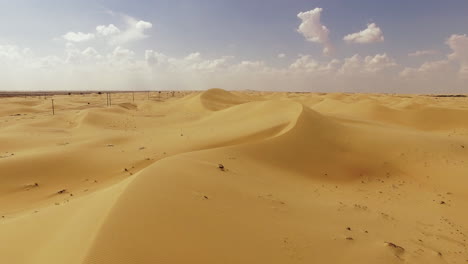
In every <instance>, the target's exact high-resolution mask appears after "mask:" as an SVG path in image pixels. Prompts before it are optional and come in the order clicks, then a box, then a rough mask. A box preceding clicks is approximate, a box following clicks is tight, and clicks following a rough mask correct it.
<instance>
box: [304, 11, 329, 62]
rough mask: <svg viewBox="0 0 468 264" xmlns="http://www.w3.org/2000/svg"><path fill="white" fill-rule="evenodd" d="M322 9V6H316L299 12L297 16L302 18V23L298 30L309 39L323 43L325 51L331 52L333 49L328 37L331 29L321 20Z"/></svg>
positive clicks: (325, 52) (326, 52)
mask: <svg viewBox="0 0 468 264" xmlns="http://www.w3.org/2000/svg"><path fill="white" fill-rule="evenodd" d="M322 10H323V9H322V8H315V9H313V10H310V11H307V12H300V13H299V14H297V17H298V18H300V19H301V20H302V23H301V24H300V25H299V27H298V28H297V32H299V33H301V34H302V35H303V36H304V37H305V39H306V40H307V41H310V42H315V43H320V44H323V45H324V49H323V53H324V54H330V53H331V52H332V49H333V48H332V45H331V43H330V40H329V38H328V34H329V33H330V31H329V30H328V28H327V27H326V26H324V25H322V22H321V21H320V15H321V13H322Z"/></svg>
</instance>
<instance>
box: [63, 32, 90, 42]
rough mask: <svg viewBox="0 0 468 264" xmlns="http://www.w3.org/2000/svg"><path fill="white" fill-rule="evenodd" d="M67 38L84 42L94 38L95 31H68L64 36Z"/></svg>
mask: <svg viewBox="0 0 468 264" xmlns="http://www.w3.org/2000/svg"><path fill="white" fill-rule="evenodd" d="M62 37H63V38H64V39H65V40H68V41H73V42H84V41H88V40H92V39H94V34H93V33H83V32H68V33H66V34H65V35H63V36H62Z"/></svg>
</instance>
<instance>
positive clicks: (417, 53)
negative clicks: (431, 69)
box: [408, 50, 438, 57]
mask: <svg viewBox="0 0 468 264" xmlns="http://www.w3.org/2000/svg"><path fill="white" fill-rule="evenodd" d="M437 53H438V52H437V50H417V51H415V52H411V53H409V54H408V56H410V57H421V56H427V55H435V54H437Z"/></svg>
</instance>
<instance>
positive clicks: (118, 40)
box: [110, 16, 153, 46]
mask: <svg viewBox="0 0 468 264" xmlns="http://www.w3.org/2000/svg"><path fill="white" fill-rule="evenodd" d="M124 19H125V22H126V25H127V27H126V28H125V30H123V31H121V32H120V33H119V34H115V35H114V36H112V37H111V39H110V43H111V44H112V45H117V46H118V45H123V44H125V43H129V42H133V41H138V40H142V39H145V38H147V37H148V35H146V33H145V31H146V30H148V29H150V28H152V27H153V24H151V23H150V22H146V21H143V20H136V19H135V18H133V17H129V16H124Z"/></svg>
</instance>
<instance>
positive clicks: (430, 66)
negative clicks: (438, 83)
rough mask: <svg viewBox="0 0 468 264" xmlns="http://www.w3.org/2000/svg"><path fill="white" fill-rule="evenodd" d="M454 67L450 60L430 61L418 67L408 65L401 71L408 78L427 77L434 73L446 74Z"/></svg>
mask: <svg viewBox="0 0 468 264" xmlns="http://www.w3.org/2000/svg"><path fill="white" fill-rule="evenodd" d="M452 69H453V68H452V65H451V64H450V62H449V61H448V60H439V61H429V62H425V63H423V64H422V65H421V66H420V67H417V68H411V67H406V68H405V69H403V71H401V72H400V75H401V76H402V77H407V78H418V77H422V78H426V79H427V78H431V77H434V74H439V75H440V74H444V75H445V74H447V73H449V72H450V71H452ZM445 76H447V75H445Z"/></svg>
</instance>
